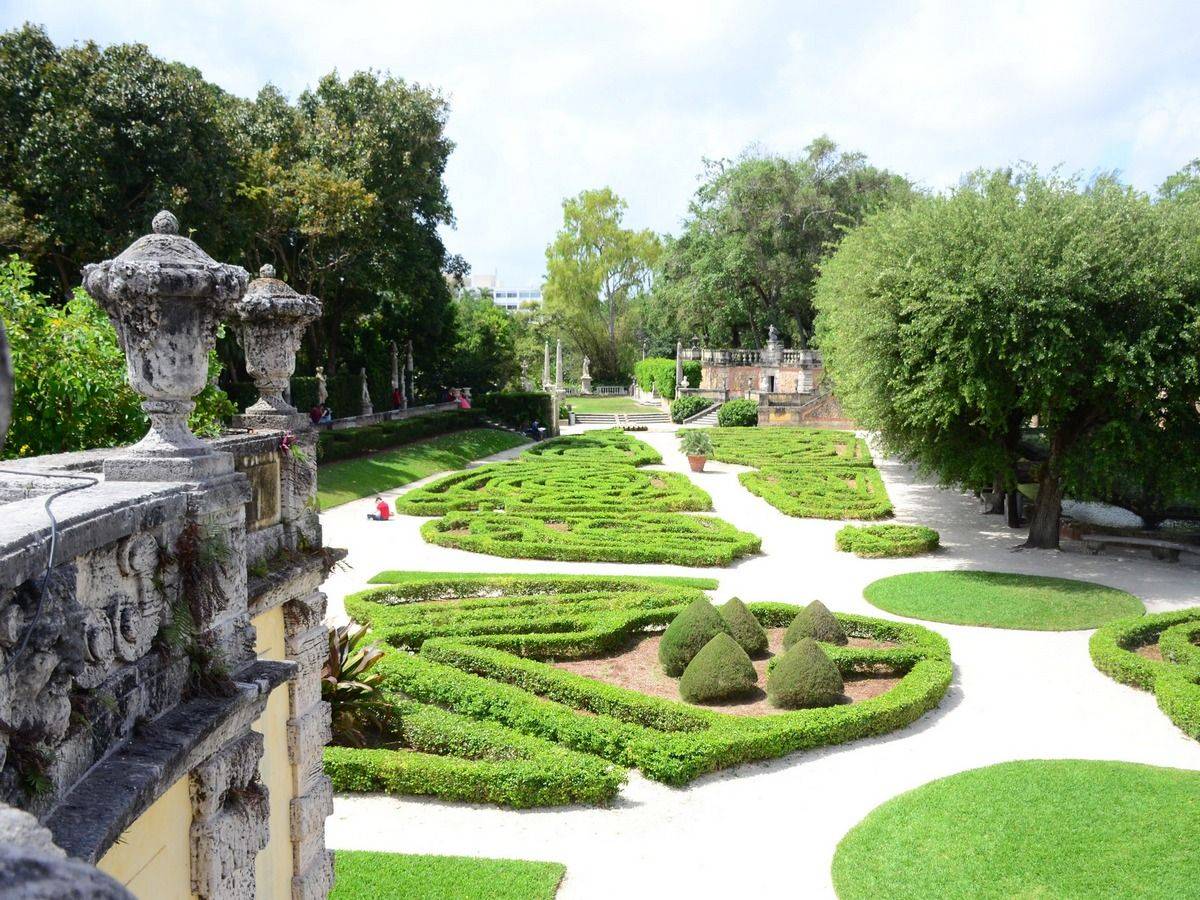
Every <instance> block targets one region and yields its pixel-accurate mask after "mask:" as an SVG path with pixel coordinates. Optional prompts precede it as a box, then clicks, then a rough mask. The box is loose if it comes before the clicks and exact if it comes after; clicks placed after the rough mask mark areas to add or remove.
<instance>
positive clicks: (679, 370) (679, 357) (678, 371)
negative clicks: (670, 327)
mask: <svg viewBox="0 0 1200 900" xmlns="http://www.w3.org/2000/svg"><path fill="white" fill-rule="evenodd" d="M682 391H683V341H676V342H675V396H676V397H678V396H679V394H680V393H681V392H682Z"/></svg>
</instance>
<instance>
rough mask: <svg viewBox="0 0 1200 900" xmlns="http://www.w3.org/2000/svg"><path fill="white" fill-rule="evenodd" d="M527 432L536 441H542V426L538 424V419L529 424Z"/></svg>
mask: <svg viewBox="0 0 1200 900" xmlns="http://www.w3.org/2000/svg"><path fill="white" fill-rule="evenodd" d="M525 433H526V434H527V435H529V437H531V438H533V440H535V441H540V440H541V439H542V426H541V425H539V424H538V420H537V419H534V420H533V423H532V424H531V425H530V426H529V428H528V430H527V431H526V432H525Z"/></svg>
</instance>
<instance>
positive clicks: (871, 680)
mask: <svg viewBox="0 0 1200 900" xmlns="http://www.w3.org/2000/svg"><path fill="white" fill-rule="evenodd" d="M786 631H787V629H786V628H769V629H767V640H768V646H769V655H768V656H765V657H763V658H762V659H756V660H753V662H754V671H755V672H757V673H758V687H757V688H755V690H754V692H753V693H751V694H748V695H747V696H745V697H743V698H740V699H737V700H731V701H729V702H728V703H713V704H693V705H699V706H701V707H702V708H703V709H711V710H714V711H716V712H723V713H731V714H733V715H736V716H769V715H773V714H775V713H779V712H783V710H781V709H779V708H778V707H776V706H771V704H769V703H768V702H767V693H766V691H765V690H764V688H765V687H766V684H767V662H768V661H769V660H770V658H771V656H774V655H775V654H777V653H781V652H782V651H783V635H784V633H785V632H786ZM661 640H662V635H661V634H655V635H647V636H646V637H642V638H639V639H637V640H636V641H634V642H633V643H631V644H629V645H628V646H626V647H625V648H624V649H622V650H621V651H620V652H617V653H612V654H609V655H607V656H597V657H592V658H589V659H574V660H564V661H562V662H556V663H553V665H554V667H555V668H557V669H564V670H566V671H568V672H574V673H575V674H576V675H584V676H586V677H588V678H594V679H595V680H596V681H603V682H605V683H606V684H614V685H616V686H617V687H623V688H628V689H629V690H631V691H637V692H638V693H639V694H647V695H649V696H651V697H661V698H663V699H664V700H675V701H677V702H680V703H682V702H684V701H683V700H682V698H680V696H679V680H678V679H677V678H671V677H669V676H668V675H667V674H666V673H665V672H663V670H662V666H661V665H659V662H658V644H659V642H660V641H661ZM850 646H853V647H894V646H896V645H895V644H894V643H887V642H880V641H872V640H868V639H867V638H856V637H852V638H850ZM899 683H900V676H898V675H894V674H892V673H890V672H888V673H883V672H878V673H874V674H870V675H861V676H855V677H854V678H848V679H846V688H845V694H844V697H845V702H847V703H861V702H862V701H863V700H870V699H871V698H872V697H878V696H879V695H880V694H883V693H886V692H887V691H890V690H891V689H892V688H894V687H895V686H896V685H897V684H899Z"/></svg>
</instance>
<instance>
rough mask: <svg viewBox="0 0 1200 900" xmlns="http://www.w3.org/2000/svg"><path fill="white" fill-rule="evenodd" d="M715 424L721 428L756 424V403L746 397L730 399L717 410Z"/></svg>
mask: <svg viewBox="0 0 1200 900" xmlns="http://www.w3.org/2000/svg"><path fill="white" fill-rule="evenodd" d="M717 424H718V425H720V426H721V427H722V428H736V427H740V426H746V425H757V424H758V403H757V402H755V401H754V400H750V399H747V398H742V399H740V400H730V401H729V402H728V403H726V404H725V405H724V406H722V407H721V408H720V409H719V410H718V411H717Z"/></svg>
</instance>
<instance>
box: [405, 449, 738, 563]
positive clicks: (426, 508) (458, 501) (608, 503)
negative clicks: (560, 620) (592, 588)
mask: <svg viewBox="0 0 1200 900" xmlns="http://www.w3.org/2000/svg"><path fill="white" fill-rule="evenodd" d="M659 461H661V457H660V456H659V454H658V453H657V452H656V451H655V450H654V449H653V448H652V447H650V446H648V445H647V444H644V443H642V442H641V441H639V440H637V439H636V438H632V437H630V436H629V435H627V434H624V433H623V432H621V431H618V430H616V429H608V430H605V431H595V432H586V433H584V434H580V435H572V436H570V437H563V438H556V439H554V440H551V441H546V442H543V443H541V444H537V445H535V446H534V447H532V448H531V449H529V450H527V451H526V452H525V453H524V454H523V455H522V457H521V458H520V459H519V460H515V461H512V462H504V463H493V464H491V465H487V466H482V467H480V468H478V469H473V470H470V471H466V472H457V473H455V474H453V475H448V476H446V477H445V478H442V479H439V480H438V481H436V482H434V483H433V484H430V485H427V486H425V487H422V488H419V489H417V490H414V491H411V492H410V493H408V494H406V495H404V496H403V497H401V498H400V499H399V500H397V502H396V511H397V512H401V513H410V514H413V515H441V516H443V518H441V519H436V520H434V521H432V522H427V523H425V525H424V526H422V528H421V534H422V535H423V536H424V537H425V540H427V541H429V542H430V543H433V544H439V545H442V546H446V547H455V548H458V549H461V550H470V551H474V552H477V553H489V554H492V555H495V556H509V557H516V558H525V559H559V560H579V561H604V562H658V563H676V564H679V565H693V566H716V565H727V564H728V563H730V562H731V561H733V560H734V559H736V558H737V557H739V556H745V555H747V554H750V553H755V552H757V551H758V550H759V548H760V546H761V543H762V542H761V540H760V539H759V538H758V537H757V536H755V535H753V534H749V533H747V532H744V531H738V530H737V529H736V528H734V527H733V526H732V525H730V524H729V523H728V522H725V521H723V520H721V519H717V518H713V517H709V516H684V515H679V514H678V512H679V511H681V510H705V509H711V508H712V500H711V498H710V497H709V496H708V494H707V493H705V492H704V491H702V490H701V489H700V488H698V487H696V486H695V485H694V484H693V483H692V482H691V481H690V480H688V479H687V478H686V477H685V476H683V475H680V474H677V473H672V472H662V471H657V470H655V471H649V470H642V469H639V468H638V467H639V466H643V465H647V464H649V463H653V462H659Z"/></svg>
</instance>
